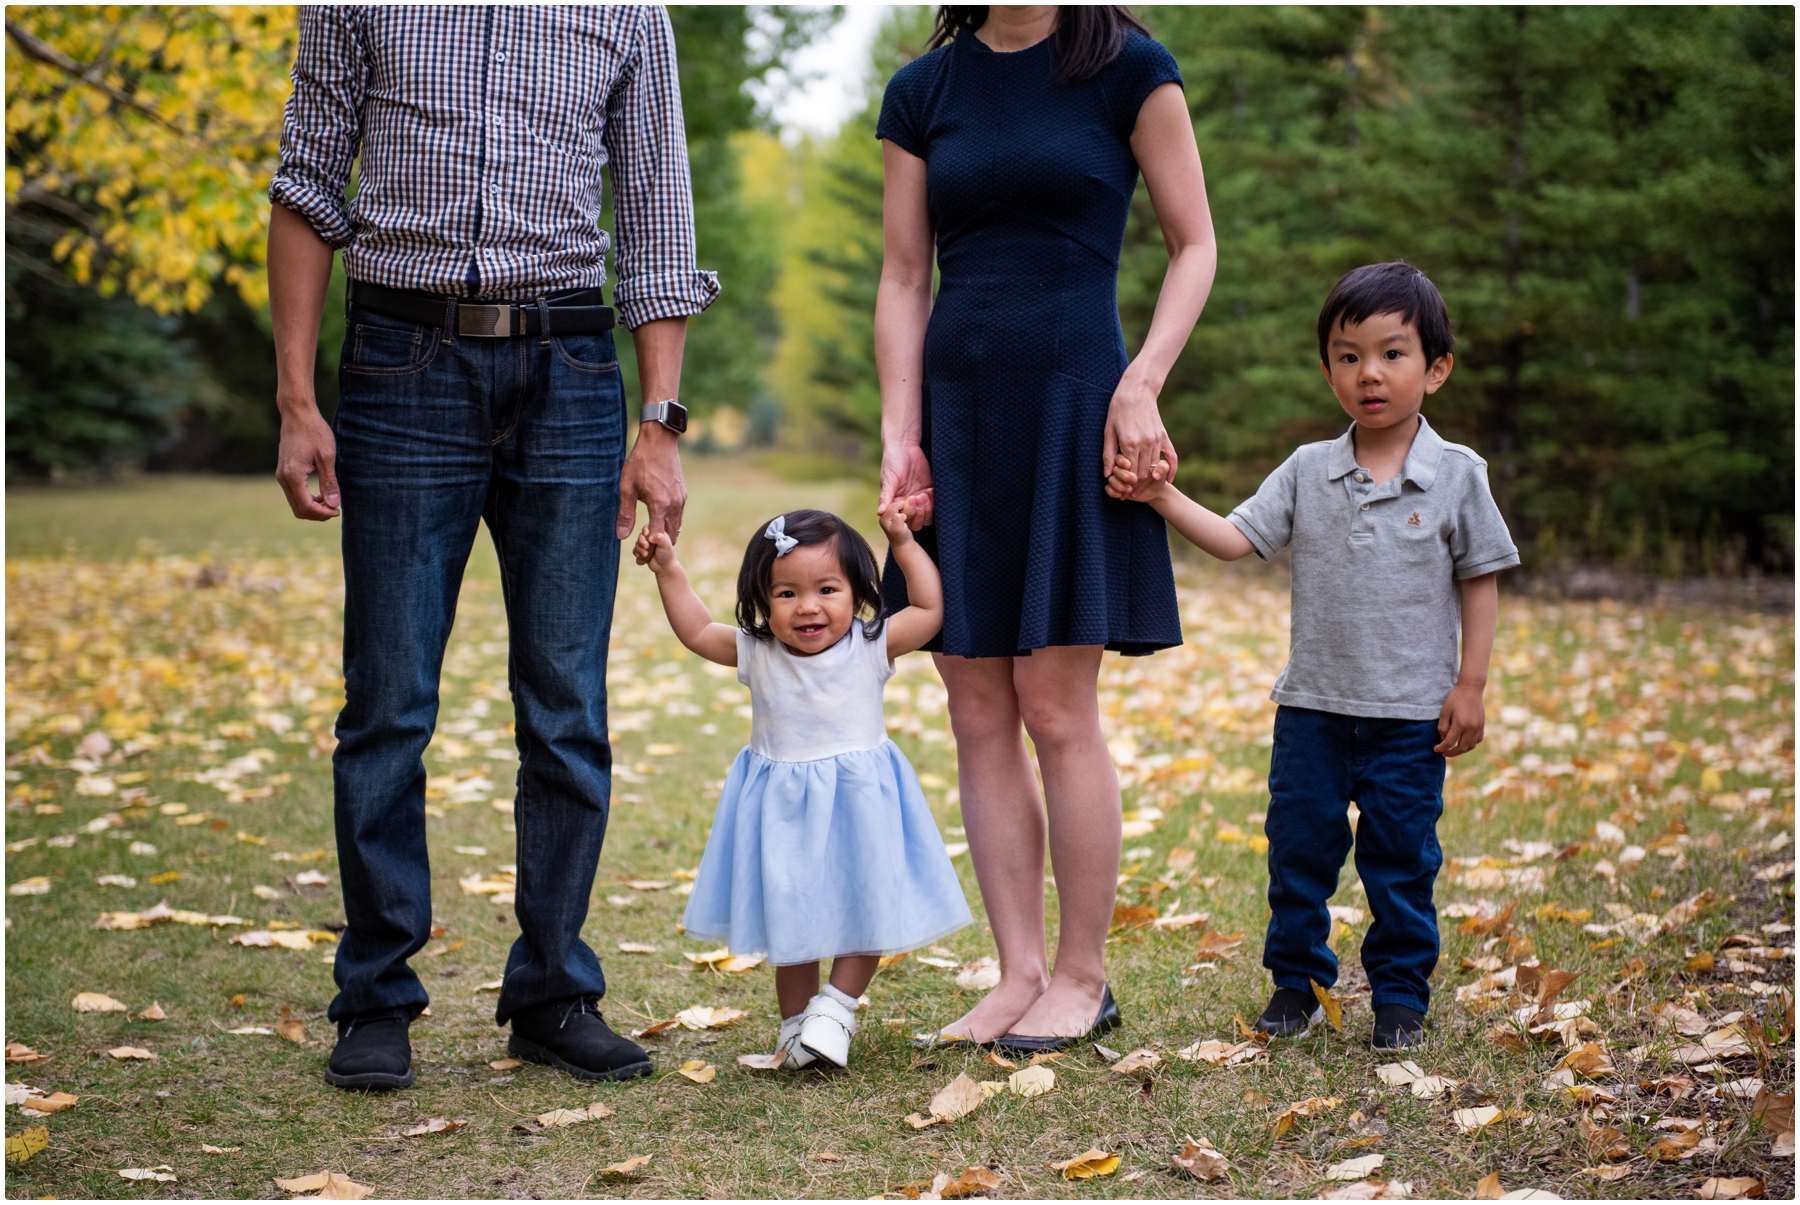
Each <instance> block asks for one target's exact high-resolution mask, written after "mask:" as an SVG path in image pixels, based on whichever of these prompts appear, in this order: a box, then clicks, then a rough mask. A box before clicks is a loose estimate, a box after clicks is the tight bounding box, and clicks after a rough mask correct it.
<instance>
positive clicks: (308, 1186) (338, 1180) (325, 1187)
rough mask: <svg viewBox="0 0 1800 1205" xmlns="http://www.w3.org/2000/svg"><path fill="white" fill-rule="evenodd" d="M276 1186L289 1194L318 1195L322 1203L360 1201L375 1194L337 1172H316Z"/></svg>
mask: <svg viewBox="0 0 1800 1205" xmlns="http://www.w3.org/2000/svg"><path fill="white" fill-rule="evenodd" d="M275 1186H276V1187H277V1188H280V1189H283V1190H285V1191H287V1192H300V1193H316V1194H318V1195H317V1196H316V1197H315V1198H314V1199H315V1200H320V1201H360V1200H362V1199H363V1198H365V1197H368V1196H371V1195H373V1194H374V1192H375V1190H374V1189H373V1188H370V1187H369V1186H368V1185H367V1184H358V1183H357V1182H356V1181H355V1180H352V1179H351V1178H350V1177H349V1176H340V1175H338V1174H337V1173H336V1172H314V1173H313V1174H312V1175H310V1176H296V1177H294V1178H293V1179H291V1180H276V1181H275Z"/></svg>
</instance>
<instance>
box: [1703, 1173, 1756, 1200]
mask: <svg viewBox="0 0 1800 1205" xmlns="http://www.w3.org/2000/svg"><path fill="white" fill-rule="evenodd" d="M1694 1195H1695V1196H1697V1197H1699V1198H1700V1199H1701V1200H1702V1201H1742V1200H1746V1199H1748V1198H1750V1197H1760V1196H1762V1195H1763V1182H1762V1181H1761V1180H1758V1179H1757V1178H1756V1177H1755V1176H1733V1177H1731V1178H1730V1179H1720V1178H1718V1177H1716V1176H1715V1177H1713V1178H1712V1179H1710V1180H1708V1181H1707V1182H1706V1183H1704V1184H1702V1185H1701V1186H1700V1191H1699V1192H1697V1193H1695V1194H1694Z"/></svg>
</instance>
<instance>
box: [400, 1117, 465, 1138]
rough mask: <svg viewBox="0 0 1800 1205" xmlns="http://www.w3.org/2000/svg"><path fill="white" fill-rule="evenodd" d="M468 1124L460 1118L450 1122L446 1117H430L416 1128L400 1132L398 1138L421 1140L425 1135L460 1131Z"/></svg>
mask: <svg viewBox="0 0 1800 1205" xmlns="http://www.w3.org/2000/svg"><path fill="white" fill-rule="evenodd" d="M468 1124H469V1123H468V1121H466V1120H464V1119H462V1118H458V1119H456V1120H455V1121H452V1120H450V1119H449V1118H448V1117H431V1118H427V1119H426V1120H425V1121H422V1122H420V1123H419V1124H418V1125H416V1126H410V1127H408V1128H407V1129H404V1130H401V1131H400V1136H401V1137H402V1138H423V1137H424V1136H425V1135H427V1134H444V1133H448V1132H449V1131H451V1130H460V1129H462V1128H463V1127H464V1126H466V1125H468Z"/></svg>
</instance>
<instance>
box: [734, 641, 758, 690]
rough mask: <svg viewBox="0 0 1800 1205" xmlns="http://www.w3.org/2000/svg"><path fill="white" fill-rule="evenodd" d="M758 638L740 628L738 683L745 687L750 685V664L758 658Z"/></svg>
mask: <svg viewBox="0 0 1800 1205" xmlns="http://www.w3.org/2000/svg"><path fill="white" fill-rule="evenodd" d="M758 643H759V642H758V640H757V639H756V637H754V636H752V635H751V634H750V633H748V632H746V631H744V629H742V628H739V629H738V630H737V650H738V681H739V682H742V683H743V684H744V685H745V686H748V685H750V662H751V660H752V659H753V658H754V657H755V656H756V646H757V644H758Z"/></svg>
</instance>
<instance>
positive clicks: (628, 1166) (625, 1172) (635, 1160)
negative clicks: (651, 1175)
mask: <svg viewBox="0 0 1800 1205" xmlns="http://www.w3.org/2000/svg"><path fill="white" fill-rule="evenodd" d="M650 1158H651V1157H650V1156H649V1155H634V1156H632V1157H631V1158H629V1159H626V1160H625V1161H623V1162H622V1163H609V1164H607V1165H606V1166H605V1167H603V1168H601V1169H600V1174H601V1175H603V1176H635V1175H637V1174H638V1172H639V1171H641V1170H643V1168H644V1167H645V1166H646V1165H647V1164H648V1163H649V1162H650Z"/></svg>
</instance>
